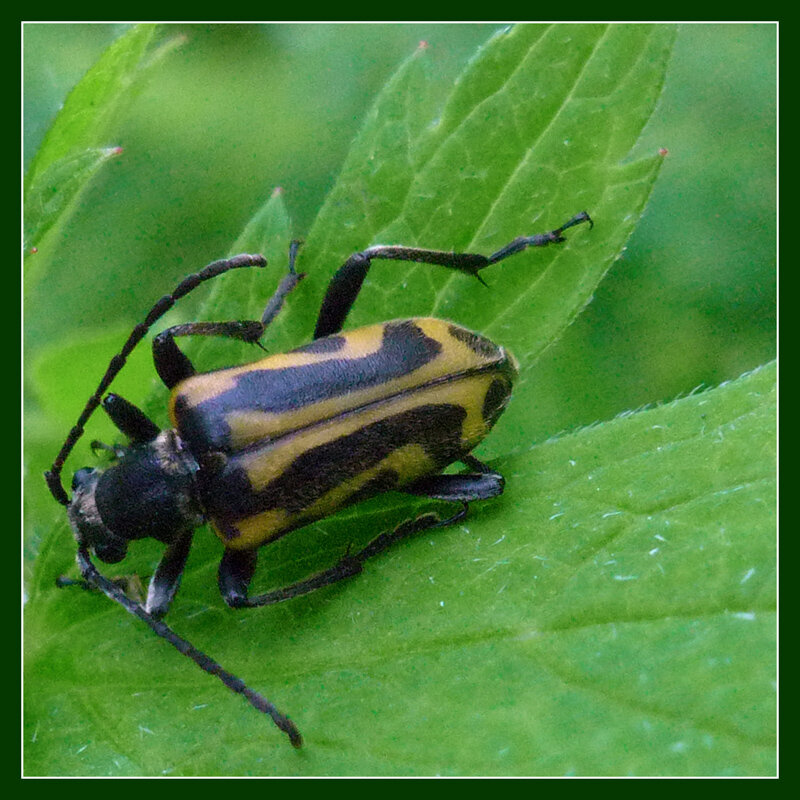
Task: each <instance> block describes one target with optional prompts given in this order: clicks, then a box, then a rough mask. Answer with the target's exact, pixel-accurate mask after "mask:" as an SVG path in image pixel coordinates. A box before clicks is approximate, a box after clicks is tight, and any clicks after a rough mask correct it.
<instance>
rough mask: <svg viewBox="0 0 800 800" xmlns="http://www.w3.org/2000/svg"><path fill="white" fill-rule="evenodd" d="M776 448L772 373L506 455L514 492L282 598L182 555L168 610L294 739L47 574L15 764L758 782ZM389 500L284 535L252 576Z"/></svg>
mask: <svg viewBox="0 0 800 800" xmlns="http://www.w3.org/2000/svg"><path fill="white" fill-rule="evenodd" d="M774 442H775V368H774V365H771V366H769V367H765V368H763V369H761V370H759V371H757V372H755V373H752V374H750V375H747V376H744V377H742V378H741V379H739V380H738V381H735V382H732V383H730V384H727V385H725V386H722V387H720V388H718V389H715V390H712V391H708V392H705V393H703V394H697V395H694V396H691V397H688V398H685V399H682V400H679V401H676V402H675V403H673V404H671V405H668V406H663V407H660V408H656V409H652V410H648V411H644V412H640V413H637V414H631V415H628V416H625V417H621V418H618V419H616V420H614V421H613V422H610V423H606V424H603V425H598V426H596V427H594V428H590V429H585V430H583V431H580V432H579V433H576V434H573V435H570V436H565V437H563V438H561V439H555V440H552V441H550V442H547V443H545V444H543V445H540V446H538V447H536V448H534V449H532V450H530V451H528V452H526V453H520V454H518V455H516V456H511V457H509V458H507V459H501V460H500V461H498V462H497V463H496V465H495V466H497V467H498V468H499V469H501V470H502V471H503V472H504V473H505V475H506V477H507V479H508V489H507V493H506V495H505V496H504V498H503V499H502V500H498V501H496V502H493V503H491V504H486V505H485V506H482V507H481V508H480V509H479V510H476V513H475V514H474V515H473V516H472V517H471V518H470V519H469V521H468V522H467V523H466V524H465V525H464V526H461V528H460V529H447V530H443V531H438V532H436V533H435V534H429V535H425V536H421V537H419V538H417V539H416V540H413V541H409V542H404V543H403V544H401V545H399V546H398V547H396V548H395V549H394V550H393V551H391V552H390V553H389V554H387V555H386V556H384V557H382V558H380V559H379V560H377V561H376V562H374V563H371V564H370V565H369V566H368V568H367V570H366V571H365V573H364V574H363V575H361V576H360V577H359V578H358V579H357V580H355V581H352V582H350V583H348V584H346V585H341V586H339V587H336V588H331V589H328V590H326V591H325V592H320V593H317V594H314V595H310V596H308V597H305V598H300V599H298V600H295V601H293V602H292V603H290V604H286V605H283V606H278V607H274V608H271V609H269V610H266V609H265V610H262V611H261V612H255V613H253V614H246V615H241V614H239V615H236V614H235V612H230V611H225V610H223V609H222V608H221V607H220V601H219V600H218V599H214V597H213V587H211V586H210V584H212V583H213V571H212V568H211V566H210V565H209V564H206V563H205V562H204V561H203V559H202V557H201V558H200V559H199V560H200V561H202V562H203V563H202V564H200V565H198V563H197V561H198V559H195V558H193V559H192V564H191V566H190V569H189V570H188V572H187V575H186V579H185V581H184V587H183V590H182V595H181V598H180V601H179V602H178V604H177V606H178V607H177V608H176V609H175V610H174V611H173V614H172V623H173V625H175V627H176V628H178V629H179V630H180V631H181V632H182V633H183V634H185V635H187V636H188V637H189V638H190V639H191V640H193V641H194V642H195V644H197V645H198V646H200V647H211V646H212V645H213V650H212V652H215V653H216V655H218V656H220V657H221V654H224V660H225V662H226V663H227V665H228V666H235V669H236V671H237V672H239V673H240V674H241V675H243V676H244V677H245V678H246V679H247V680H248V681H249V682H250V683H251V684H252V685H253V686H254V687H255V688H257V689H260V690H262V691H265V692H266V693H268V694H269V695H270V696H271V697H272V698H273V699H274V700H276V701H277V702H278V703H279V705H280V706H282V707H283V708H285V709H287V710H289V711H290V712H291V715H292V716H293V718H294V719H295V720H296V722H297V723H298V724H299V725H300V727H301V730H302V731H303V733H304V736H305V738H306V747H305V749H304V750H303V751H302V752H300V753H297V752H294V751H292V749H291V748H290V747H289V746H288V744H287V743H286V742H285V740H284V739H283V737H282V736H280V735H279V734H277V732H276V731H275V730H274V729H272V727H271V725H270V724H269V723H268V722H267V721H266V720H264V719H261V718H260V717H258V716H257V715H256V714H255V712H252V711H251V710H249V709H247V708H245V707H244V706H243V705H242V704H241V703H240V702H239V701H238V700H236V699H234V698H232V697H228V696H226V694H225V692H223V691H222V689H221V688H220V687H218V686H215V685H213V683H212V682H211V681H209V680H208V679H207V678H204V676H202V675H201V674H200V673H199V671H198V670H196V668H194V667H192V666H191V665H190V664H189V663H188V662H184V661H183V660H182V659H179V658H178V657H177V656H175V654H174V653H172V652H170V651H169V649H168V648H166V647H165V646H164V645H163V643H160V642H157V641H156V640H155V639H154V637H152V636H151V635H150V634H149V633H148V632H147V631H145V630H142V628H141V627H140V626H139V625H137V624H136V622H135V621H134V620H132V619H131V620H129V619H128V618H126V616H125V615H123V614H122V612H120V611H118V610H117V609H115V608H112V607H110V605H109V604H107V603H104V602H102V601H100V600H99V598H97V597H92V596H88V595H84V594H81V593H78V592H75V593H74V594H73V595H72V596H69V597H68V596H66V594H65V593H64V592H58V591H56V590H54V589H52V590H48V591H44V589H43V587H40V592H39V593H37V597H36V602H35V609H34V608H31V609H30V610H29V614H28V616H27V620H28V621H27V624H26V642H27V647H28V654H27V663H28V677H27V680H26V691H27V693H28V696H27V698H26V733H25V736H26V754H27V759H28V760H27V764H28V766H27V770H26V771H27V773H28V774H113V775H130V774H161V773H164V774H183V775H198V774H208V775H211V774H215V775H216V774H228V775H245V774H265V775H281V774H282V775H325V774H351V775H368V774H391V775H433V774H440V775H472V774H474V775H492V774H505V775H561V774H574V775H592V774H598V775H768V774H774V771H775V741H774V730H775V696H774V678H775V659H774V655H775V641H774V636H775V594H774V592H775V573H774V564H775V552H774V546H775V538H774V525H775V518H774V509H775V474H774ZM402 513H407V511H401V510H400V509H395V510H394V517H395V518H399V516H398V515H399V514H402ZM392 516H393V513H392V512H390V511H388V510H387V509H385V508H380V507H377V506H376V504H375V503H372V504H369V505H368V506H367V507H366V508H362V509H360V511H359V512H358V513H355V512H351V513H347V514H345V515H341V516H340V517H339V518H337V519H334V520H331V521H329V522H326V523H325V525H324V526H320V527H322V528H323V530H322V531H320V530H316V531H311V532H308V533H304V535H303V537H300V539H302V541H300V540H298V539H294V540H293V539H292V538H291V537H288V538H287V539H286V540H282V541H281V542H279V543H277V545H275V546H274V547H273V548H272V553H271V557H270V559H269V562H270V569H268V570H262V573H266V575H264V574H261V575H259V583H261V582H262V581H263V585H269V584H272V583H273V582H274V581H275V580H276V579H280V578H283V579H284V580H291V579H292V578H293V577H294V575H293V574H292V573H297V574H302V573H303V572H304V571H307V570H308V568H309V567H311V566H313V565H314V564H316V563H317V558H316V557H315V556H312V555H309V553H313V552H314V551H315V550H316V549H319V551H320V552H322V553H324V554H325V558H327V559H329V560H330V559H332V558H335V555H336V553H337V551H338V552H341V543H342V542H343V541H348V540H349V539H351V538H355V537H357V536H358V535H359V534H362V535H363V533H364V532H366V531H369V530H371V531H372V532H373V533H374V531H375V530H377V529H380V528H381V527H383V526H386V525H387V524H388V523H390V522H391V521H392ZM203 549H204V550H207V549H208V548H207V546H206V543H204V544H203ZM48 555H50V554H48ZM47 560H48V561H49V562H51V563H52V561H53V558H52V557H49V558H48V559H47ZM51 569H52V566H51ZM32 605H33V603H32ZM34 611H35V612H36V613H34ZM81 620H82V621H83V622H80V621H81ZM81 624H83V625H84V626H85V627H86V629H87V630H86V632H83V631H81V630H79V629H78V627H77V626H78V625H81ZM76 641H77V642H82V643H84V644H83V645H79V646H78V647H76V645H75V642H76ZM84 648H85V649H84ZM209 740H211V741H213V742H214V747H213V748H210V747H209V746H208V742H209Z"/></svg>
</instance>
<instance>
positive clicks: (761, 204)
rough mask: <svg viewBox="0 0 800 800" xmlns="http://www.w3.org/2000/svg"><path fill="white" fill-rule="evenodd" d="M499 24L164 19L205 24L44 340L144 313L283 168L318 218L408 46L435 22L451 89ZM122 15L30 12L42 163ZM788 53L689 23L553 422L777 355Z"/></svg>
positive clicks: (306, 218)
mask: <svg viewBox="0 0 800 800" xmlns="http://www.w3.org/2000/svg"><path fill="white" fill-rule="evenodd" d="M497 27H498V26H492V25H430V24H423V25H418V26H417V25H267V26H256V25H173V26H166V29H165V30H162V35H164V36H175V35H178V34H180V35H182V36H184V37H185V40H184V41H183V43H182V44H181V45H180V47H179V48H178V49H177V51H176V52H173V53H171V54H170V55H169V56H168V57H167V58H166V59H165V62H164V63H163V64H162V65H160V66H159V67H158V68H156V69H155V70H153V74H152V75H151V76H150V77H149V79H148V82H147V84H146V86H145V87H144V90H143V91H142V92H141V94H140V95H139V97H138V99H137V100H136V101H135V102H134V103H133V104H132V106H131V107H130V108H129V109H128V111H127V112H126V114H125V116H124V118H123V119H122V120H121V122H120V123H119V126H118V129H117V130H115V131H113V132H111V133H110V134H109V140H108V141H107V142H105V143H103V144H105V145H108V146H117V145H118V146H122V147H123V148H124V153H123V154H122V156H120V157H118V158H117V159H115V160H113V161H112V162H110V163H109V164H107V165H106V166H105V167H104V168H103V169H102V170H101V172H100V174H99V175H98V176H97V177H96V178H95V179H94V181H93V183H92V185H91V186H90V187H89V190H88V191H87V192H86V193H85V194H84V195H83V197H82V204H81V208H80V210H79V212H78V213H77V214H76V215H75V216H74V217H73V219H72V220H71V222H70V224H69V226H68V227H67V229H66V230H64V231H61V232H60V237H59V239H58V240H57V241H55V242H54V243H53V251H52V252H49V253H43V254H41V256H42V258H43V259H44V258H47V259H48V260H50V259H51V261H50V263H49V265H48V268H47V280H46V281H45V282H44V284H42V285H41V286H39V287H38V288H37V289H36V291H35V292H33V293H32V296H31V297H29V298H28V302H27V303H26V308H25V338H26V345H27V348H28V349H27V351H26V352H27V354H28V361H29V362H30V361H31V360H32V359H34V358H35V356H36V353H37V352H38V351H39V350H40V348H41V347H43V346H46V345H47V344H48V343H50V342H53V341H59V340H61V339H62V338H63V337H64V336H65V335H67V334H68V333H70V334H71V333H74V332H75V331H76V329H79V328H81V327H83V328H89V327H90V328H103V327H106V326H114V327H117V326H122V324H123V323H132V322H133V321H135V320H136V319H138V316H139V315H140V314H141V311H142V309H143V308H144V307H145V306H146V305H148V304H149V302H150V301H151V300H152V299H153V298H154V297H155V296H157V295H159V294H160V293H162V292H163V290H164V287H166V286H169V285H171V284H172V283H174V281H175V280H176V279H177V278H178V277H180V276H181V275H183V274H184V273H186V272H188V271H191V270H193V269H195V268H196V267H198V266H199V265H202V264H205V263H206V262H208V261H209V260H211V259H213V258H215V257H218V256H219V255H221V254H224V253H226V252H227V251H228V249H229V248H230V245H231V242H232V241H233V240H234V239H235V237H236V236H237V235H238V232H239V231H240V230H241V229H242V227H243V225H244V224H245V222H246V221H247V220H248V219H249V218H250V217H251V215H252V214H253V213H254V212H255V210H256V209H257V208H258V207H259V206H260V205H261V204H262V203H263V202H264V200H265V198H266V197H267V196H269V194H270V192H271V191H272V189H273V187H275V186H278V185H280V186H282V187H283V188H284V190H285V200H286V204H287V207H288V209H289V212H290V215H291V218H292V219H293V220H294V226H295V230H294V235H296V236H303V235H304V234H305V233H306V232H307V231H308V229H309V227H310V225H311V222H312V221H313V219H314V217H315V215H316V212H317V210H318V209H319V207H320V205H321V203H322V201H323V199H324V197H325V194H326V192H327V190H328V189H329V188H330V187H331V186H332V184H333V181H334V179H335V177H336V175H337V173H338V170H339V169H340V167H341V164H342V161H343V159H344V156H345V154H346V153H347V150H348V147H349V144H350V142H351V140H352V138H353V136H354V135H355V133H356V132H357V131H358V130H359V128H360V126H361V124H362V122H363V117H364V114H365V112H366V110H367V109H368V108H369V106H370V104H371V102H372V99H373V97H374V95H375V94H376V92H377V91H378V89H379V88H380V87H381V86H382V84H383V83H384V82H385V81H386V79H387V78H388V77H389V76H390V75H391V74H392V73H393V71H394V70H395V68H396V66H397V64H398V63H399V62H400V61H401V60H402V59H403V58H404V57H405V56H406V55H408V54H409V53H410V52H411V51H413V49H414V48H415V47H416V46H417V44H418V42H419V41H420V40H426V41H428V42H429V44H430V50H429V58H430V61H431V63H432V69H433V71H434V76H435V78H436V80H435V81H434V82H433V83H434V85H438V86H439V89H440V91H441V92H442V95H444V94H445V93H446V92H447V90H448V89H449V87H450V86H451V85H452V80H453V79H454V77H455V76H456V75H457V74H458V73H459V71H460V70H461V68H462V67H463V65H464V63H465V61H466V60H467V59H468V58H469V57H470V55H471V54H472V53H473V52H474V49H475V47H476V46H478V45H479V44H480V43H482V42H483V41H485V40H486V39H487V38H488V36H489V35H490V33H491V32H492V31H493V30H496V29H497ZM123 29H124V26H119V25H72V24H70V25H49V24H47V25H46V24H31V25H26V26H25V28H24V47H25V131H26V133H25V137H26V138H25V146H26V149H25V158H26V163H29V162H30V159H31V157H32V155H33V153H34V152H35V148H36V146H37V144H38V143H39V142H40V141H41V138H42V136H43V133H44V131H45V130H46V128H47V126H48V125H49V124H50V122H51V121H52V118H53V116H54V114H55V113H56V111H57V109H58V107H59V105H60V104H61V103H62V102H63V99H64V96H65V94H66V92H67V91H68V90H69V89H70V88H71V86H72V85H74V84H75V82H76V81H77V80H78V79H79V78H80V76H81V74H82V72H83V71H85V69H87V68H88V67H89V66H90V65H91V64H92V63H93V61H94V60H95V59H96V58H97V57H98V56H99V55H100V53H101V52H102V51H103V49H104V48H105V47H106V46H107V45H108V44H109V43H110V42H111V41H113V40H114V39H115V38H116V37H117V36H118V35H119V34H120V33H121V32H122V30H123ZM775 70H776V29H775V27H774V26H772V25H753V24H733V25H685V26H682V27H681V28H680V30H679V34H678V38H677V42H676V47H675V51H674V55H673V59H672V63H671V67H670V70H669V72H668V77H667V84H666V87H665V91H664V94H663V96H662V98H661V100H660V103H659V106H658V108H657V110H656V114H655V115H654V117H653V119H652V120H651V122H650V124H649V126H648V128H647V129H646V131H645V134H644V136H643V138H642V141H641V142H640V143H639V145H638V148H637V150H636V153H637V154H639V155H641V154H643V153H650V152H653V151H654V150H655V149H658V148H660V147H664V148H667V149H668V150H669V156H668V157H667V159H666V162H665V164H664V167H663V169H662V172H661V176H660V179H659V181H658V183H657V185H656V189H655V192H654V194H653V197H652V199H651V202H650V204H649V208H648V211H647V213H646V215H645V218H644V219H643V221H642V222H641V224H640V225H639V227H638V229H637V230H636V232H635V234H634V236H633V238H632V239H631V241H630V243H629V246H628V249H627V251H626V253H625V255H624V258H623V259H622V260H620V261H619V262H618V263H617V264H616V265H615V266H614V268H613V269H612V271H611V272H610V274H609V275H608V277H607V279H606V280H605V281H604V282H603V284H601V286H600V289H599V291H598V292H597V295H596V297H595V300H594V302H593V303H591V304H590V305H589V306H588V308H587V309H586V311H585V312H584V314H583V315H581V317H580V318H579V319H578V321H577V322H576V323H575V324H574V325H573V326H572V327H571V328H570V329H569V330H568V331H567V333H566V335H565V336H564V337H563V339H562V340H561V341H560V342H559V343H558V344H557V345H556V346H554V347H553V348H551V349H550V350H549V351H548V352H547V353H545V355H544V356H543V357H542V358H541V359H540V361H539V363H538V365H537V368H536V372H535V378H534V379H535V380H536V382H537V384H539V385H540V386H541V401H540V407H539V409H538V410H537V415H536V419H535V420H532V421H531V424H532V431H533V432H534V434H535V435H536V436H537V437H538V438H541V437H546V436H548V435H552V434H554V433H557V432H558V431H560V430H564V429H572V428H574V427H576V426H580V425H583V424H588V423H592V422H594V421H596V420H602V419H608V418H610V417H612V416H614V415H615V414H617V413H619V412H621V411H624V410H626V409H630V408H635V407H637V406H639V405H641V404H643V403H649V402H653V401H657V400H667V399H670V398H672V397H675V396H676V395H679V394H681V393H685V392H687V391H689V390H691V389H693V388H694V387H696V386H699V385H714V384H716V383H719V382H721V381H723V380H726V379H730V378H734V377H736V376H738V375H739V374H741V373H742V372H744V371H745V370H748V369H752V368H753V367H755V366H757V365H759V364H762V363H764V362H766V361H768V360H769V359H771V358H772V357H774V353H775V287H776V279H775V230H776V223H775V169H776V167H775V164H776V152H775V143H776V138H775V137H776V128H775V117H776V72H775ZM589 210H590V211H591V209H589ZM553 222H554V223H557V222H558V221H557V220H556V221H553ZM599 224H602V220H600V221H599ZM367 244H370V242H364V245H367ZM130 275H136V276H137V280H136V281H135V283H132V282H131V281H130V277H129V276H130ZM119 276H127V277H126V279H125V280H124V282H122V283H121V282H120V277H119ZM421 311H422V310H421Z"/></svg>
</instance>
